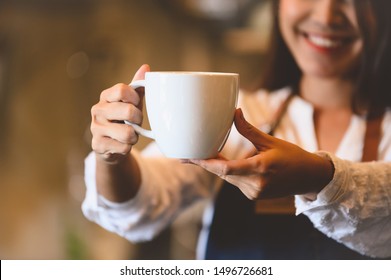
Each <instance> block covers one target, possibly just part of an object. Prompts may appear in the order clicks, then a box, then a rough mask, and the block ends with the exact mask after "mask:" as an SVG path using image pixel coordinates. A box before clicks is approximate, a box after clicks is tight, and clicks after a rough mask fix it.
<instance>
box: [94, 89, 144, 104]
mask: <svg viewBox="0 0 391 280" xmlns="http://www.w3.org/2000/svg"><path fill="white" fill-rule="evenodd" d="M100 100H101V101H105V102H109V103H111V102H125V103H132V104H134V105H136V106H137V105H139V103H140V96H139V94H138V93H137V92H136V91H135V90H134V89H132V88H131V87H130V86H128V85H126V84H116V85H114V86H113V87H111V88H109V89H106V90H104V91H102V93H101V95H100Z"/></svg>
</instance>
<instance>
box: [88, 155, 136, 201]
mask: <svg viewBox="0 0 391 280" xmlns="http://www.w3.org/2000/svg"><path fill="white" fill-rule="evenodd" d="M96 183H97V191H98V193H99V194H101V195H102V196H104V197H105V198H106V199H108V200H110V201H113V202H124V201H127V200H129V199H132V198H133V197H134V196H135V195H136V194H137V192H138V190H139V187H140V184H141V174H140V169H139V167H138V164H137V162H136V160H135V159H134V157H133V156H132V155H131V154H130V153H129V154H128V156H125V157H123V158H121V159H120V160H118V161H116V162H115V163H108V162H107V161H105V160H103V159H102V158H101V157H100V156H99V155H97V156H96Z"/></svg>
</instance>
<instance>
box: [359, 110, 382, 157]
mask: <svg viewBox="0 0 391 280" xmlns="http://www.w3.org/2000/svg"><path fill="white" fill-rule="evenodd" d="M384 113H385V110H382V111H381V114H379V115H377V116H375V117H371V115H369V116H368V118H367V126H366V130H365V136H364V146H363V152H362V158H361V161H362V162H365V161H374V160H377V157H378V148H379V144H380V139H381V134H382V127H381V125H382V122H383V117H384Z"/></svg>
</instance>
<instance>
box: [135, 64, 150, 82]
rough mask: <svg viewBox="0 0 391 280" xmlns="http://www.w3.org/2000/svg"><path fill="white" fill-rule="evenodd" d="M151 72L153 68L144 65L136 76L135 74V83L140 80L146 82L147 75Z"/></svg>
mask: <svg viewBox="0 0 391 280" xmlns="http://www.w3.org/2000/svg"><path fill="white" fill-rule="evenodd" d="M149 71H151V67H149V65H148V64H143V65H141V67H140V68H139V69H138V70H137V72H136V74H134V77H133V80H132V82H133V81H138V80H144V79H145V73H146V72H149Z"/></svg>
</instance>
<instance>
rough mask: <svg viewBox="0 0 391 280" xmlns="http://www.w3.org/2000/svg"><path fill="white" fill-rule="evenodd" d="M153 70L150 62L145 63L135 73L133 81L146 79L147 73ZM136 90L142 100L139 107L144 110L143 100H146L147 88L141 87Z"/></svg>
mask: <svg viewBox="0 0 391 280" xmlns="http://www.w3.org/2000/svg"><path fill="white" fill-rule="evenodd" d="M149 71H151V67H149V65H148V64H143V65H141V67H140V68H139V69H138V70H137V72H136V74H134V77H133V80H132V82H133V81H138V80H144V79H145V73H147V72H149ZM134 91H135V92H137V93H138V95H139V98H140V102H139V103H138V104H137V108H139V109H140V110H142V108H143V100H144V94H145V88H143V87H140V88H137V89H136V90H134Z"/></svg>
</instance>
